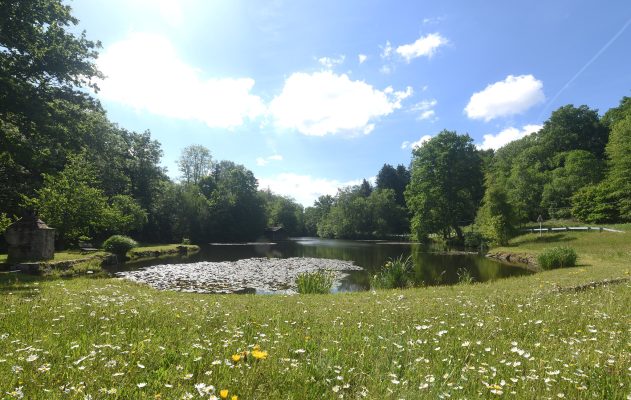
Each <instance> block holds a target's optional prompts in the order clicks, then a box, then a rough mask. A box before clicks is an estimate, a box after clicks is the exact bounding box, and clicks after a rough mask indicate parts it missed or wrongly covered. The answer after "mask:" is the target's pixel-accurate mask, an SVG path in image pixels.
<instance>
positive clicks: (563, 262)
mask: <svg viewBox="0 0 631 400" xmlns="http://www.w3.org/2000/svg"><path fill="white" fill-rule="evenodd" d="M577 258H578V257H577V255H576V251H575V250H574V249H573V248H571V247H552V248H548V249H545V250H544V251H543V252H541V254H539V255H538V256H537V262H538V263H539V265H540V266H541V268H543V269H555V268H565V267H573V266H575V265H576V259H577Z"/></svg>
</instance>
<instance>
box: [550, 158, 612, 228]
mask: <svg viewBox="0 0 631 400" xmlns="http://www.w3.org/2000/svg"><path fill="white" fill-rule="evenodd" d="M555 161H556V164H557V165H558V167H557V168H555V169H554V170H552V171H550V173H549V177H548V182H547V183H546V184H545V185H544V187H543V193H542V199H541V206H542V207H543V208H545V209H547V210H548V215H550V217H552V218H569V217H570V216H571V200H572V196H573V195H574V194H575V193H576V192H577V191H578V190H579V189H581V188H583V187H585V186H587V185H592V184H595V183H597V182H599V181H600V179H601V176H602V173H601V170H602V166H601V162H600V161H599V160H598V159H596V157H595V156H594V154H592V153H590V152H588V151H585V150H572V151H568V152H565V153H560V154H558V155H557V156H556V157H555Z"/></svg>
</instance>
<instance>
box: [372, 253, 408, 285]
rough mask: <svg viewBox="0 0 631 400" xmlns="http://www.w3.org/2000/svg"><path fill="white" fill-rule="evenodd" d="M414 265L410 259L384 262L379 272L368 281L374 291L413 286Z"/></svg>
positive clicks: (401, 258) (399, 258)
mask: <svg viewBox="0 0 631 400" xmlns="http://www.w3.org/2000/svg"><path fill="white" fill-rule="evenodd" d="M413 273H414V263H413V262H412V257H407V258H403V256H399V257H398V258H395V259H391V260H390V261H388V262H386V264H385V265H384V266H383V268H382V269H381V271H379V272H378V273H377V274H375V275H374V276H373V277H372V278H371V280H370V286H371V287H373V288H374V289H395V288H399V289H403V288H406V287H410V286H413V284H414V279H413Z"/></svg>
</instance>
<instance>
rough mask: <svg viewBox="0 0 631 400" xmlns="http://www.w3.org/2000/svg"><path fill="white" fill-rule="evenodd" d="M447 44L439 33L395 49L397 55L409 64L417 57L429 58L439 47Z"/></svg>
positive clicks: (422, 37)
mask: <svg viewBox="0 0 631 400" xmlns="http://www.w3.org/2000/svg"><path fill="white" fill-rule="evenodd" d="M447 43H449V41H448V40H447V39H445V38H444V37H443V36H441V35H440V34H439V33H430V34H429V35H426V36H421V37H420V38H418V39H417V40H416V41H415V42H414V43H410V44H404V45H401V46H399V47H397V50H396V52H397V54H399V55H400V56H401V57H403V58H404V59H405V61H407V62H410V61H412V60H413V59H415V58H418V57H431V56H433V55H434V53H435V52H436V49H438V48H439V47H440V46H443V45H445V44H447Z"/></svg>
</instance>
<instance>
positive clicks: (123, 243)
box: [103, 235, 138, 260]
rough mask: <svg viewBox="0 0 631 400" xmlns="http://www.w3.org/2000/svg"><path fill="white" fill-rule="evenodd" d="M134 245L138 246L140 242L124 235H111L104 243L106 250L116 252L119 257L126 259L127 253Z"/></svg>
mask: <svg viewBox="0 0 631 400" xmlns="http://www.w3.org/2000/svg"><path fill="white" fill-rule="evenodd" d="M134 247H138V243H136V241H135V240H134V239H132V238H130V237H127V236H123V235H113V236H110V237H109V238H108V239H107V240H106V241H105V242H104V243H103V248H104V249H105V251H109V252H110V253H114V254H115V255H116V257H118V258H119V259H123V260H124V259H125V254H127V252H128V251H129V250H131V249H133V248H134Z"/></svg>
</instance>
